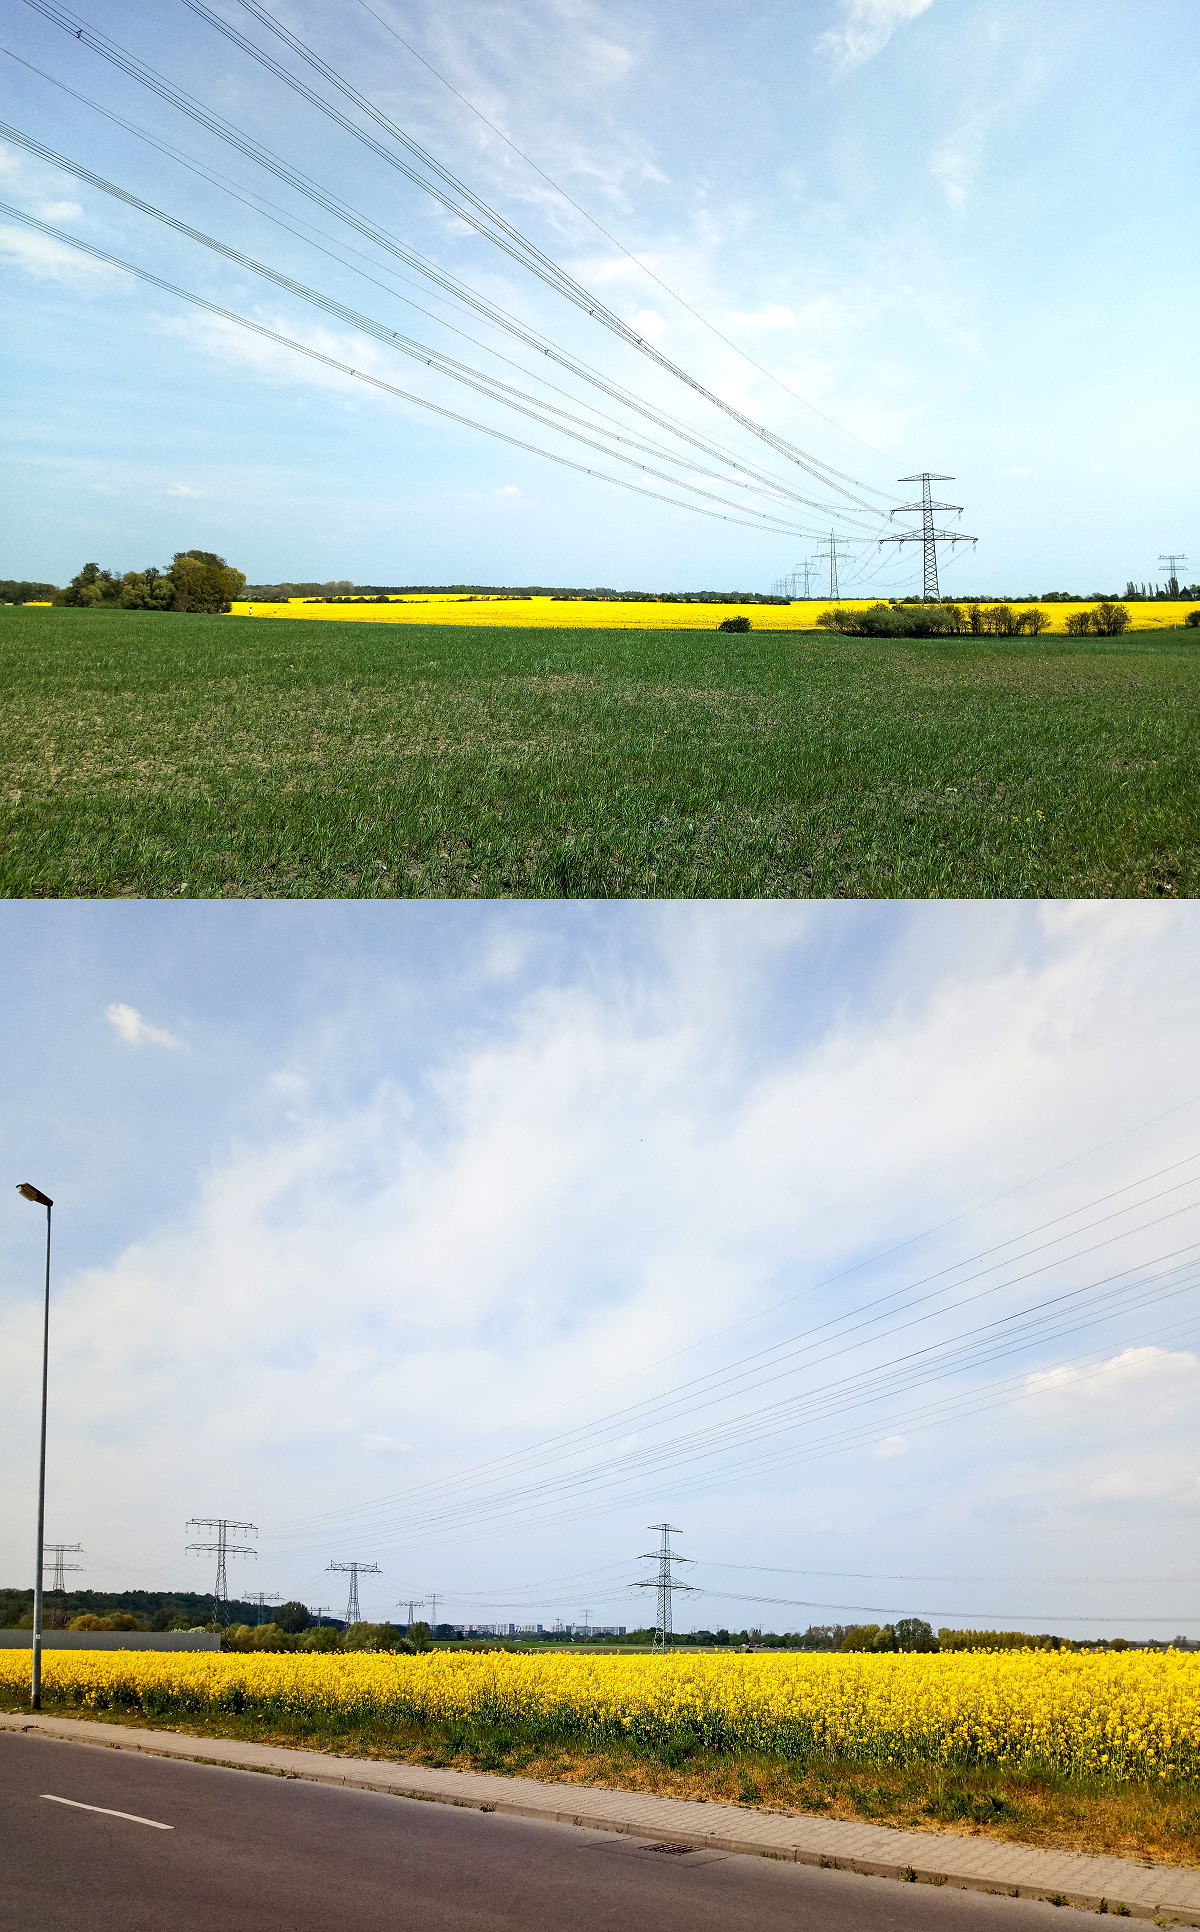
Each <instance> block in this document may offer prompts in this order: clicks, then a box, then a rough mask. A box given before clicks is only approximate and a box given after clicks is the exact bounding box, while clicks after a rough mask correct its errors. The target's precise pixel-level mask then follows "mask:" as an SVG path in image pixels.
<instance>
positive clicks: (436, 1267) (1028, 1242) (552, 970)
mask: <svg viewBox="0 0 1200 1932" xmlns="http://www.w3.org/2000/svg"><path fill="white" fill-rule="evenodd" d="M6 927H7V937H8V940H9V944H8V947H7V948H6V955H5V957H6V964H5V966H4V969H3V971H4V1000H3V1022H2V1025H3V1034H4V1040H3V1047H4V1060H5V1065H6V1068H7V1072H8V1077H7V1081H6V1086H7V1098H8V1102H9V1104H8V1106H7V1108H6V1110H5V1119H4V1125H3V1141H4V1156H5V1158H4V1169H5V1171H6V1172H7V1173H8V1174H9V1176H10V1179H11V1181H12V1182H13V1183H14V1184H15V1183H16V1182H17V1181H19V1180H23V1179H29V1180H32V1181H34V1182H35V1184H37V1185H39V1186H41V1187H42V1188H43V1189H45V1190H46V1191H47V1192H48V1193H50V1194H52V1195H53V1196H54V1197H55V1199H56V1202H57V1203H58V1206H57V1208H56V1227H57V1235H56V1243H57V1245H56V1270H55V1292H54V1329H53V1346H52V1371H51V1374H52V1403H51V1429H50V1457H49V1505H48V1523H47V1533H48V1536H49V1537H50V1538H51V1539H53V1540H62V1541H66V1542H75V1541H79V1542H82V1543H83V1545H84V1549H85V1554H84V1557H83V1558H82V1559H81V1560H82V1561H83V1562H84V1563H85V1565H86V1570H85V1574H84V1576H83V1577H81V1578H80V1581H81V1582H87V1583H90V1584H91V1585H92V1586H93V1587H96V1588H115V1587H120V1586H122V1585H124V1586H130V1585H141V1586H142V1587H163V1586H168V1585H170V1586H176V1587H184V1588H186V1587H191V1588H205V1587H207V1586H208V1580H209V1568H208V1564H207V1561H206V1560H205V1559H201V1558H198V1557H196V1556H191V1555H188V1554H186V1552H185V1543H186V1541H187V1536H186V1532H185V1523H186V1520H187V1519H188V1518H189V1517H191V1516H193V1515H200V1516H212V1515H227V1516H231V1517H235V1518H245V1519H246V1520H249V1521H252V1522H254V1523H255V1524H256V1525H257V1526H258V1530H259V1534H258V1536H257V1538H255V1539H254V1540H255V1542H256V1546H257V1548H258V1552H259V1554H258V1557H257V1559H255V1560H251V1559H246V1560H244V1561H242V1562H241V1563H240V1564H239V1566H238V1567H237V1568H236V1569H235V1570H234V1571H233V1577H232V1581H233V1586H234V1588H235V1589H236V1588H237V1587H238V1586H239V1585H240V1586H241V1587H242V1588H244V1589H250V1588H256V1589H264V1590H267V1591H280V1592H282V1594H283V1595H285V1596H292V1595H299V1596H300V1597H302V1598H303V1599H304V1600H306V1601H308V1602H309V1603H312V1604H317V1603H325V1604H332V1605H333V1606H334V1607H335V1608H336V1607H337V1606H338V1605H339V1603H340V1602H342V1600H343V1599H342V1598H341V1597H340V1596H339V1594H338V1592H339V1589H340V1587H341V1586H340V1584H339V1583H338V1581H337V1580H336V1579H335V1578H334V1577H331V1576H330V1575H329V1574H328V1573H327V1570H326V1566H327V1564H328V1563H330V1562H331V1561H346V1560H350V1559H354V1560H360V1561H365V1562H372V1561H375V1562H378V1563H379V1564H380V1568H381V1575H380V1576H379V1577H378V1578H372V1579H371V1580H370V1581H369V1583H368V1584H367V1585H365V1586H364V1607H365V1608H366V1609H367V1610H368V1612H369V1613H370V1614H374V1615H377V1616H381V1615H385V1614H387V1613H388V1612H389V1611H390V1610H392V1609H393V1608H394V1607H395V1605H396V1604H397V1603H398V1602H400V1601H403V1600H404V1599H406V1598H407V1596H408V1594H409V1593H410V1592H412V1593H413V1594H415V1595H416V1596H417V1597H422V1596H425V1595H427V1593H428V1592H430V1591H432V1590H436V1591H437V1592H438V1593H439V1595H440V1596H441V1598H442V1600H443V1608H444V1610H447V1611H449V1613H450V1614H451V1615H452V1616H454V1617H455V1618H466V1617H472V1616H474V1617H480V1618H482V1617H486V1618H488V1619H489V1620H500V1621H508V1620H512V1621H517V1622H521V1621H533V1622H536V1621H544V1622H549V1621H552V1620H553V1619H554V1618H555V1617H556V1616H557V1617H561V1618H562V1619H563V1620H564V1621H569V1622H573V1621H578V1620H581V1618H582V1616H583V1613H584V1612H585V1611H587V1612H589V1613H590V1615H591V1617H592V1619H593V1620H597V1619H598V1620H600V1621H603V1622H615V1623H627V1624H632V1623H634V1622H637V1621H639V1616H638V1611H637V1604H638V1603H639V1602H640V1601H641V1599H640V1598H638V1597H635V1596H634V1594H633V1592H632V1591H631V1589H630V1587H629V1586H630V1584H631V1582H632V1581H633V1580H634V1579H635V1578H636V1577H637V1576H638V1575H639V1573H644V1572H645V1570H646V1568H647V1566H646V1565H645V1564H644V1563H642V1562H639V1560H638V1559H639V1558H640V1556H641V1554H642V1552H644V1551H645V1550H647V1549H649V1548H650V1547H651V1544H652V1542H653V1537H652V1536H651V1534H650V1532H649V1531H648V1529H647V1527H646V1526H647V1525H649V1524H651V1523H656V1522H661V1521H662V1520H664V1519H669V1520H670V1521H672V1522H674V1523H677V1524H678V1525H679V1526H680V1527H681V1530H682V1531H683V1535H682V1538H681V1547H682V1549H683V1550H684V1551H685V1552H686V1553H687V1554H688V1555H689V1556H691V1557H692V1558H694V1559H696V1568H695V1570H694V1571H692V1572H689V1573H688V1574H689V1577H690V1580H691V1581H693V1582H694V1583H696V1584H697V1585H698V1586H699V1587H700V1588H701V1589H702V1590H703V1591H704V1592H705V1593H706V1594H705V1595H703V1596H701V1597H697V1598H695V1599H693V1600H691V1605H689V1614H688V1616H687V1618H686V1619H685V1621H691V1614H692V1606H694V1614H695V1618H696V1621H697V1622H698V1623H701V1624H707V1625H709V1626H710V1627H717V1626H719V1625H721V1624H725V1625H727V1626H730V1627H735V1628H740V1627H743V1626H746V1625H750V1626H754V1625H757V1626H759V1627H763V1628H769V1627H779V1628H804V1627H805V1626H806V1625H807V1624H808V1623H809V1622H821V1621H828V1620H840V1621H847V1620H854V1618H855V1616H856V1614H857V1615H858V1616H859V1617H865V1616H867V1615H868V1614H869V1613H875V1615H874V1620H879V1619H880V1616H881V1615H882V1614H888V1615H890V1614H902V1613H908V1612H912V1613H915V1614H924V1615H929V1616H930V1617H931V1618H932V1619H933V1621H934V1622H935V1623H936V1622H946V1621H949V1622H954V1623H966V1624H970V1625H973V1626H978V1625H979V1624H980V1623H981V1622H982V1623H984V1624H985V1626H990V1625H991V1624H994V1623H1000V1622H1010V1623H1015V1624H1017V1625H1019V1626H1022V1627H1033V1628H1036V1629H1039V1630H1041V1629H1047V1628H1053V1629H1058V1630H1060V1631H1062V1632H1064V1633H1068V1634H1069V1633H1071V1632H1074V1633H1076V1634H1086V1633H1087V1631H1088V1630H1089V1629H1092V1630H1094V1629H1097V1628H1099V1627H1102V1625H1101V1624H1100V1623H1089V1622H1088V1621H1087V1619H1093V1618H1094V1619H1099V1620H1106V1619H1110V1620H1112V1621H1111V1622H1108V1623H1106V1624H1103V1627H1108V1628H1113V1629H1115V1628H1120V1629H1123V1630H1126V1631H1136V1630H1137V1629H1139V1628H1140V1629H1142V1630H1144V1631H1148V1632H1152V1633H1154V1634H1160V1635H1162V1634H1165V1635H1173V1634H1175V1631H1176V1630H1188V1631H1191V1632H1193V1633H1195V1634H1200V1621H1198V1620H1197V1616H1196V1612H1195V1588H1194V1576H1193V1574H1192V1572H1193V1570H1194V1561H1193V1559H1192V1557H1191V1556H1190V1555H1189V1554H1188V1552H1189V1551H1190V1549H1191V1540H1192V1539H1191V1525H1192V1522H1193V1519H1194V1513H1195V1505H1196V1495H1197V1488H1198V1486H1200V1361H1198V1359H1197V1343H1198V1341H1200V1336H1198V1335H1197V1331H1196V1319H1195V1289H1194V1286H1193V1281H1194V1268H1195V1261H1196V1251H1197V1244H1198V1243H1200V1195H1198V1192H1197V1190H1198V1189H1200V1139H1198V1135H1200V1091H1197V1089H1196V1081H1195V1075H1194V1068H1195V1065H1196V1063H1197V1054H1196V1045H1197V1035H1198V1033H1200V978H1198V976H1197V972H1196V939H1197V921H1196V914H1195V912H1194V910H1193V909H1192V908H1191V907H1187V906H1181V907H1149V906H1142V905H1139V906H1137V907H1124V906H1120V905H1102V904H1098V905H1080V906H1066V905H1064V906H1054V905H1050V906H1045V907H1038V906H1021V905H1015V906H1012V907H996V906H987V907H984V906H978V907H977V906H972V905H948V906H945V907H938V906H930V907H912V908H910V907H905V906H895V905H883V906H849V905H847V906H828V907H811V908H810V907H787V906H762V907H757V906H739V905H708V906H696V907H653V906H623V905H621V906H588V905H585V904H580V905H573V906H569V907H540V906H511V907H508V906H503V907H502V906H469V905H463V906H448V907H438V906H428V907H426V906H415V907H403V906H402V907H389V906H378V907H376V906H369V905H362V906H353V905H351V906H338V905H333V906H324V905H311V906H306V905H296V906H288V905H278V906H275V905H265V906H257V905H249V904H247V905H244V906H240V905H233V906H205V905H199V904H198V905H195V906H177V907H148V906H145V907H143V906H138V905H126V904H113V905H94V906H93V905H70V904H61V905H59V904H46V905H34V904H30V905H27V906H13V907H10V908H9V909H8V911H7V913H6ZM1189 1070H1192V1071H1189ZM7 1201H8V1205H7V1206H6V1207H4V1208H3V1211H2V1212H0V1330H2V1346H0V1361H2V1362H3V1365H4V1366H3V1370H2V1376H3V1382H2V1386H0V1418H2V1421H0V1449H2V1453H3V1456H4V1465H5V1468H6V1471H7V1472H8V1480H7V1481H6V1483H5V1486H4V1494H3V1500H2V1502H0V1575H2V1579H3V1581H5V1582H6V1583H9V1582H11V1583H14V1584H17V1583H20V1584H27V1583H28V1581H29V1579H30V1574H31V1567H32V1541H33V1491H34V1479H35V1469H36V1433H37V1415H36V1394H37V1368H38V1341H39V1306H38V1273H39V1260H40V1251H39V1240H40V1234H41V1227H40V1219H39V1215H38V1213H37V1211H35V1210H34V1209H32V1208H30V1207H29V1206H28V1205H27V1204H26V1203H24V1202H23V1201H22V1200H21V1199H20V1198H19V1196H18V1195H17V1194H16V1193H15V1192H13V1191H11V1189H10V1191H9V1193H8V1195H7ZM1172 1271H1174V1272H1172ZM1061 1297H1072V1298H1073V1299H1069V1300H1061V1299H1059V1298H1061ZM889 1298H890V1299H889ZM1034 1321H1040V1322H1041V1323H1042V1326H1041V1327H1038V1328H1031V1327H1030V1326H1029V1324H1030V1323H1031V1322H1034ZM987 1323H990V1324H998V1326H992V1327H990V1328H984V1326H983V1325H984V1324H987ZM918 1351H933V1353H932V1354H930V1353H921V1352H918ZM954 1351H962V1352H961V1353H955V1352H954ZM778 1404H783V1405H785V1406H783V1407H782V1408H778V1407H772V1406H771V1405H778ZM771 1598H774V1599H781V1600H782V1601H781V1602H777V1603H774V1604H772V1603H770V1602H763V1601H762V1599H771ZM1118 1618H1119V1619H1122V1620H1124V1621H1122V1622H1121V1623H1120V1624H1118V1623H1117V1622H1116V1620H1117V1619H1118ZM1152 1619H1153V1620H1154V1621H1151V1620H1152Z"/></svg>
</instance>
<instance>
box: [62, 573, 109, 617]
mask: <svg viewBox="0 0 1200 1932" xmlns="http://www.w3.org/2000/svg"><path fill="white" fill-rule="evenodd" d="M120 594H121V579H120V578H119V577H118V576H117V575H116V573H115V572H114V571H112V570H101V568H100V566H99V564H98V563H85V564H84V566H83V569H82V570H81V571H80V572H79V574H78V575H77V576H75V577H72V579H71V581H70V583H69V584H68V585H67V587H66V589H65V590H64V591H61V592H60V593H59V595H60V598H61V601H62V602H63V603H64V604H69V605H71V606H73V607H74V608H75V609H77V610H89V609H92V608H94V607H95V606H96V605H97V604H115V603H116V602H117V599H118V598H119V596H120Z"/></svg>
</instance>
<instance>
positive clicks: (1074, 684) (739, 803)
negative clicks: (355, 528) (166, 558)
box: [0, 609, 1200, 898]
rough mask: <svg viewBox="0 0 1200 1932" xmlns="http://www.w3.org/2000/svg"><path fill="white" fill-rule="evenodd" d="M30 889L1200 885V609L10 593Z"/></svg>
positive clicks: (7, 812) (519, 890)
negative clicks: (548, 612) (885, 623)
mask: <svg viewBox="0 0 1200 1932" xmlns="http://www.w3.org/2000/svg"><path fill="white" fill-rule="evenodd" d="M0 653H2V655H3V685H2V689H3V694H4V695H3V699H2V701H0V702H2V722H0V745H2V750H0V763H2V773H0V807H2V810H3V834H2V838H0V893H3V894H4V895H5V896H7V897H13V896H19V897H29V896H37V897H43V896H45V897H58V896H67V897H79V896H88V895H97V896H103V897H114V896H123V895H129V896H149V897H175V896H184V897H197V896H214V897H215V896H228V897H314V896H325V897H329V896H334V897H336V896H347V897H360V898H361V897H372V898H373V897H394V896H422V897H467V896H474V895H481V896H485V897H495V896H507V895H516V896H520V897H560V896H565V897H654V896H667V897H692V896H703V897H735V898H736V897H748V896H753V897H792V896H801V897H811V896H817V897H828V896H835V895H836V896H844V895H851V896H871V897H938V896H947V897H996V896H999V897H1013V896H1047V897H1065V896H1078V897H1092V896H1108V895H1121V896H1135V897H1139V896H1162V895H1167V896H1175V895H1180V896H1192V895H1194V894H1195V893H1196V892H1197V890H1198V889H1200V771H1198V767H1197V756H1196V746H1197V743H1198V742H1200V633H1198V632H1197V631H1195V630H1174V631H1170V630H1168V631H1159V632H1156V633H1149V634H1140V635H1139V634H1136V633H1135V634H1134V635H1132V636H1126V637H1123V638H1116V639H1099V638H1081V639H1068V638H1063V637H1058V636H1053V637H1050V638H1043V639H1040V640H1038V641H1032V640H1025V639H1003V638H989V639H982V638H952V639H946V640H937V641H933V640H904V641H899V642H886V643H881V642H878V641H874V640H865V639H863V640H857V639H852V638H844V637H840V636H837V635H835V634H831V633H825V632H817V633H812V632H807V633H803V634H794V633H793V634H788V633H785V632H770V633H769V632H751V633H750V634H749V635H742V636H738V635H732V636H731V635H723V634H720V633H717V632H715V631H689V630H685V629H674V630H660V629H653V630H637V631H634V630H620V631H611V630H593V629H588V628H585V627H575V628H569V629H562V630H558V629H537V628H528V627H511V628H510V627H507V626H505V627H486V628H485V627H468V626H461V627H460V626H457V625H454V626H452V625H447V624H438V625H436V626H434V625H425V624H419V623H407V624H402V625H395V624H380V623H360V622H355V621H351V620H348V619H344V618H343V619H339V620H337V621H330V622H322V621H315V620H314V619H311V618H309V619H305V620H293V619H289V618H279V619H276V620H274V621H272V622H270V623H262V624H260V623H258V622H257V621H255V622H253V623H251V622H248V621H247V622H243V621H240V620H238V619H237V618H233V617H226V618H219V617H218V618H204V617H187V618H178V617H161V616H155V615H151V614H144V613H140V612H138V613H125V612H103V611H70V610H60V609H54V610H21V609H6V610H0Z"/></svg>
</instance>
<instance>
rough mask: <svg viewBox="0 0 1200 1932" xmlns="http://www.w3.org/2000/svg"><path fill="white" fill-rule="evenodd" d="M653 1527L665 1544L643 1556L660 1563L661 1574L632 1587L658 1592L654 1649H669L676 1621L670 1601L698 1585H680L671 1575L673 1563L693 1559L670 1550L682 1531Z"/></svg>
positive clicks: (657, 1524) (669, 1524)
mask: <svg viewBox="0 0 1200 1932" xmlns="http://www.w3.org/2000/svg"><path fill="white" fill-rule="evenodd" d="M650 1528H651V1529H656V1530H661V1531H662V1542H661V1543H660V1544H659V1547H658V1548H657V1549H656V1550H646V1551H645V1552H644V1553H643V1555H644V1559H645V1560H646V1561H650V1562H657V1564H658V1575H657V1576H653V1577H651V1576H647V1577H642V1578H640V1579H639V1581H638V1582H637V1583H635V1584H634V1586H633V1587H634V1589H635V1590H656V1591H657V1592H658V1620H657V1622H656V1624H655V1627H654V1648H655V1650H666V1649H667V1647H668V1645H669V1644H670V1641H671V1636H672V1625H673V1622H674V1619H673V1617H672V1613H671V1598H672V1596H673V1595H674V1593H675V1591H676V1590H694V1589H695V1587H696V1586H695V1584H694V1583H677V1582H676V1580H675V1578H674V1577H673V1576H672V1574H671V1564H672V1562H675V1563H690V1562H691V1561H692V1559H691V1557H690V1556H679V1555H677V1554H676V1552H675V1551H674V1550H673V1549H672V1548H671V1538H672V1537H673V1536H682V1535H683V1531H682V1530H678V1529H676V1528H675V1527H674V1525H673V1524H671V1523H651V1525H650Z"/></svg>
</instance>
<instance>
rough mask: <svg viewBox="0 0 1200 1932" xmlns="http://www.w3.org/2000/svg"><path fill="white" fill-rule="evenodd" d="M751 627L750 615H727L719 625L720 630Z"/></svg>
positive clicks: (743, 629)
mask: <svg viewBox="0 0 1200 1932" xmlns="http://www.w3.org/2000/svg"><path fill="white" fill-rule="evenodd" d="M750 628H751V625H750V619H749V618H748V617H727V618H725V620H724V621H723V622H722V623H720V624H718V625H717V629H718V630H719V631H748V630H749V629H750Z"/></svg>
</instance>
